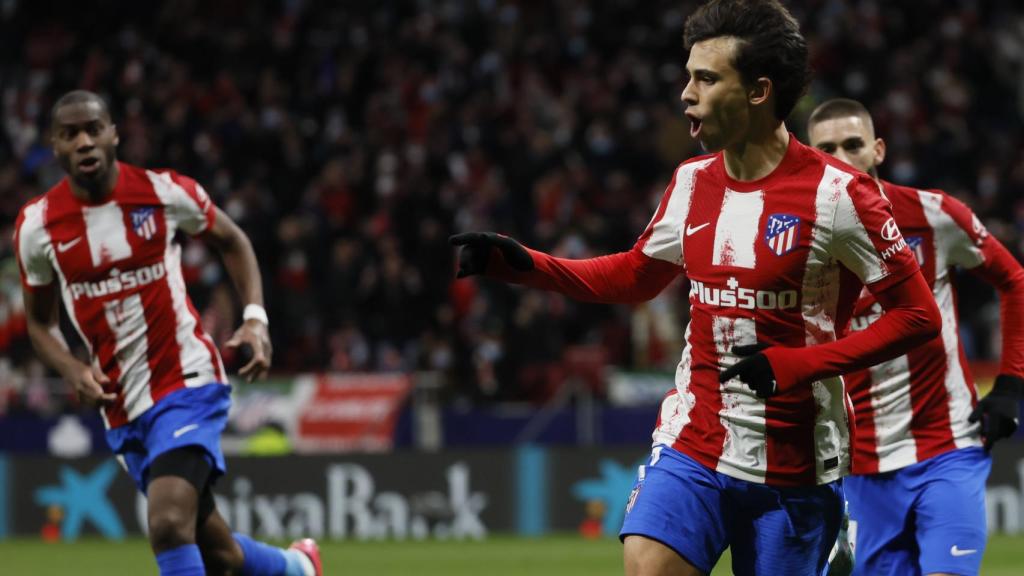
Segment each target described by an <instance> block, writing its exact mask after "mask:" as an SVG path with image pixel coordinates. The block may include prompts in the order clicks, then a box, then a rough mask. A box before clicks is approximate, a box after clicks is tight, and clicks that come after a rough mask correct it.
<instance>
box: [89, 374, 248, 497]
mask: <svg viewBox="0 0 1024 576" xmlns="http://www.w3.org/2000/svg"><path fill="white" fill-rule="evenodd" d="M230 406H231V387H230V386H226V385H223V384H220V383H213V384H207V385H205V386H199V387H196V388H182V389H180V390H175V391H174V392H171V393H170V394H168V395H167V396H164V398H163V399H161V400H160V401H159V402H157V403H156V404H155V405H154V406H153V407H152V408H150V409H149V410H147V411H146V412H144V413H143V414H142V416H139V417H138V418H136V419H135V420H132V421H131V422H129V423H127V424H125V425H124V426H119V427H117V428H112V429H110V430H107V443H108V444H110V449H111V450H113V451H114V454H116V455H117V457H118V460H119V461H120V462H121V465H122V466H124V468H125V470H127V471H128V474H129V475H130V476H131V477H132V479H133V480H135V485H136V486H138V488H139V490H140V491H142V493H143V494H145V493H146V486H147V484H149V465H150V464H152V463H153V459H154V458H156V457H157V456H159V455H160V454H163V453H164V452H167V451H170V450H173V449H175V448H181V447H182V446H199V447H201V448H202V449H203V450H204V451H206V454H207V459H208V460H209V462H210V465H211V467H212V472H211V475H210V480H211V481H213V480H214V479H216V478H218V477H219V476H222V475H223V474H224V472H225V471H226V470H227V468H226V466H225V465H224V454H223V453H222V452H221V450H220V435H221V432H223V431H224V426H225V425H227V421H228V408H229V407H230Z"/></svg>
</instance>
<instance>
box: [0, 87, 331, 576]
mask: <svg viewBox="0 0 1024 576" xmlns="http://www.w3.org/2000/svg"><path fill="white" fill-rule="evenodd" d="M51 121H52V125H51V137H52V145H53V151H54V154H55V155H56V157H57V160H58V161H59V163H60V166H61V168H63V170H64V171H65V172H66V174H67V176H66V177H65V178H64V179H63V180H61V182H59V183H58V184H57V185H56V186H54V187H53V188H51V189H50V190H49V191H47V192H46V193H45V194H43V195H42V196H40V197H38V198H36V199H34V200H32V201H31V202H29V203H28V204H26V205H25V207H24V208H22V210H21V213H20V214H19V216H18V221H17V224H16V228H15V236H14V238H15V240H14V244H15V254H16V256H17V260H18V264H19V267H20V271H21V278H22V286H23V293H24V298H25V308H26V310H27V311H28V332H29V337H30V339H31V341H32V345H33V346H34V347H35V350H36V352H37V353H38V354H39V356H40V357H41V358H42V360H43V361H44V362H46V363H47V364H48V365H49V366H51V367H52V368H53V369H55V370H56V371H58V372H59V373H60V374H61V375H62V376H63V377H64V378H65V379H66V380H67V381H68V382H69V383H71V385H72V386H73V387H74V389H75V391H76V392H77V393H78V395H79V396H80V397H81V398H82V399H83V400H84V401H86V402H89V403H92V404H96V405H98V406H99V407H100V409H101V414H102V416H103V421H104V424H105V425H106V427H107V441H108V442H109V444H110V447H111V449H112V450H113V451H114V453H115V454H116V455H117V457H118V460H120V462H121V463H122V465H124V467H125V469H126V470H127V471H128V473H129V474H130V475H131V476H132V478H133V479H134V480H135V483H136V485H137V486H138V488H139V490H141V491H142V492H143V493H145V494H146V495H147V497H148V509H147V512H148V525H149V541H150V545H151V546H152V548H153V553H154V554H155V556H156V561H157V564H158V565H159V567H160V574H161V575H164V576H168V575H193V574H196V575H199V574H206V573H213V574H223V573H225V572H231V573H234V574H249V575H271V574H275V575H276V574H280V575H288V576H313V575H314V574H315V575H317V576H319V575H320V574H321V569H320V558H319V552H318V550H317V548H316V543H315V542H313V541H312V540H310V539H305V540H302V541H299V542H296V543H294V544H293V545H292V547H291V548H289V549H288V550H282V549H280V548H275V547H271V546H268V545H266V544H262V543H259V542H255V541H253V540H252V539H250V538H248V537H246V536H243V535H241V534H232V532H231V530H230V529H229V528H228V525H227V523H226V522H225V520H224V518H223V517H222V516H221V515H220V514H219V513H218V512H217V510H216V508H215V504H214V498H213V493H212V491H211V486H212V484H213V482H214V480H215V479H216V478H218V477H219V476H221V475H222V474H223V473H224V469H225V466H224V456H223V454H222V453H221V450H220V434H221V431H222V430H223V429H224V426H225V423H226V421H227V414H228V405H229V403H230V387H229V386H228V385H227V384H226V376H225V374H224V367H223V365H222V363H221V359H220V355H219V353H218V351H217V349H216V347H215V346H214V343H213V341H212V339H211V338H210V337H209V336H208V335H207V334H206V333H205V332H203V330H202V328H201V327H200V325H199V316H198V314H197V313H196V310H195V308H194V307H193V306H192V303H191V302H190V300H189V297H188V294H187V293H186V291H185V282H184V280H183V278H182V272H181V249H180V246H179V245H178V244H176V243H175V242H174V235H175V233H176V232H177V231H178V230H181V231H183V232H185V233H187V234H192V235H196V234H202V236H203V238H204V239H205V240H207V241H208V242H209V243H210V244H211V245H212V246H214V247H215V248H216V249H217V250H219V252H220V254H221V256H222V257H223V260H224V264H225V267H226V268H227V271H228V275H230V276H231V279H232V281H233V282H234V284H235V287H236V288H237V289H238V291H239V293H240V295H241V297H242V300H243V301H244V302H245V304H246V306H245V309H244V312H243V315H242V316H243V319H244V323H243V324H242V326H241V327H240V328H239V329H238V330H237V331H236V332H235V333H234V335H233V336H232V337H231V339H230V340H229V341H228V342H227V343H226V345H227V346H229V347H238V346H241V345H243V344H244V345H247V346H250V347H251V348H252V353H253V356H252V359H251V360H250V361H249V362H248V363H247V364H246V365H245V366H243V367H242V368H241V369H240V371H239V373H240V374H241V375H242V376H244V377H246V378H248V379H249V380H252V379H253V378H255V377H260V376H262V375H264V374H265V373H266V371H267V370H268V368H269V367H270V357H271V348H270V340H269V337H268V334H267V314H266V312H265V311H264V309H263V306H262V302H263V294H262V289H261V285H260V273H259V268H258V266H257V263H256V256H255V254H254V253H253V250H252V245H251V244H250V243H249V239H248V238H247V237H246V236H245V234H244V233H243V232H242V231H241V230H240V229H239V228H238V226H236V225H235V223H234V222H232V221H231V219H230V218H229V217H228V216H227V215H226V214H224V212H222V211H221V210H220V209H218V208H216V207H215V206H214V205H213V203H212V202H211V201H210V198H209V196H207V195H206V192H205V191H204V190H203V188H202V187H201V186H200V185H199V184H198V183H196V182H195V181H194V180H192V179H191V178H188V177H186V176H183V175H181V174H177V173H175V172H173V171H153V170H146V169H143V168H138V167H135V166H130V165H128V164H125V163H122V162H118V161H117V159H116V152H115V149H116V147H117V143H118V135H117V129H116V127H115V126H114V124H113V123H112V122H111V117H110V112H109V110H108V107H107V104H106V103H105V102H104V101H103V99H102V98H100V97H99V96H97V95H96V94H94V93H92V92H86V91H82V90H76V91H73V92H69V93H67V94H65V95H64V96H62V97H61V98H60V99H59V100H58V101H57V102H56V104H54V107H53V111H52V118H51ZM54 280H57V282H54ZM58 283H59V289H58V287H57V286H56V284H58ZM58 295H59V296H60V298H61V299H62V300H63V303H64V308H65V310H66V312H67V314H68V317H69V318H70V320H71V322H72V323H73V324H74V326H75V328H76V329H77V331H78V333H79V334H80V335H81V337H82V340H83V341H84V342H85V344H86V346H87V347H88V349H89V353H90V357H91V363H90V364H85V363H83V362H81V361H80V360H78V359H77V358H75V357H74V356H73V355H71V354H70V353H69V351H68V348H67V344H66V343H65V341H64V338H63V336H62V335H61V333H60V330H59V328H58V323H57V318H58V314H59V308H58Z"/></svg>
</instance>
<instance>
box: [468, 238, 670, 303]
mask: <svg viewBox="0 0 1024 576" xmlns="http://www.w3.org/2000/svg"><path fill="white" fill-rule="evenodd" d="M527 251H529V253H530V256H531V257H533V264H534V269H533V270H531V271H529V272H519V271H517V270H513V269H512V268H510V267H509V266H508V265H507V264H506V263H505V260H504V259H503V258H502V257H501V253H500V251H497V250H495V251H494V252H493V253H494V254H495V255H497V261H496V262H494V263H492V264H491V265H490V266H489V267H488V270H487V275H488V276H492V277H494V278H498V279H500V280H504V281H506V282H512V283H515V284H522V285H524V286H530V287H531V288H541V289H543V290H552V291H555V292H561V293H562V294H565V295H567V296H570V297H572V298H575V299H577V300H583V301H586V302H604V303H609V304H613V303H632V302H643V301H646V300H650V299H651V298H654V297H655V296H657V295H658V293H660V292H661V291H662V290H664V289H665V287H666V286H668V284H669V282H671V281H672V279H674V278H675V277H676V275H678V274H679V273H680V272H681V271H682V267H681V266H677V265H675V264H671V263H669V262H665V261H664V260H659V259H656V258H651V257H650V256H648V255H646V254H644V253H643V251H642V249H641V247H640V243H637V244H636V245H634V246H633V249H632V250H630V251H628V252H619V253H616V254H610V255H608V256H598V257H597V258H586V259H583V260H570V259H567V258H556V257H554V256H551V255H550V254H545V253H543V252H538V251H536V250H530V249H529V248H527Z"/></svg>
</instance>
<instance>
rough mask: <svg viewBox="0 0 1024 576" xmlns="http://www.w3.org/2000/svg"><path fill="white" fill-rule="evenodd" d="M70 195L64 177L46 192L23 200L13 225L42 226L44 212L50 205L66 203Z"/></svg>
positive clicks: (19, 226)
mask: <svg viewBox="0 0 1024 576" xmlns="http://www.w3.org/2000/svg"><path fill="white" fill-rule="evenodd" d="M70 197H71V190H70V187H69V185H68V182H67V178H66V177H65V178H62V179H61V180H60V181H59V182H57V183H56V184H54V185H53V186H51V187H50V189H49V190H47V191H46V192H43V193H42V194H40V195H38V196H36V197H35V198H32V199H31V200H29V201H28V202H25V204H24V205H22V207H21V210H19V211H18V217H17V219H16V220H15V227H16V228H18V229H19V230H20V229H22V228H24V227H26V226H30V227H39V228H42V227H43V226H44V224H45V218H46V212H47V209H48V208H49V207H50V205H51V204H57V205H60V204H61V203H67V202H68V201H69V200H70Z"/></svg>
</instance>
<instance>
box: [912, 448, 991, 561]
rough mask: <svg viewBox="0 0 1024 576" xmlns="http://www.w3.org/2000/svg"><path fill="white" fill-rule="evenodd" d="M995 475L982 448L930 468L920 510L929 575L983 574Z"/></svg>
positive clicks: (944, 457) (958, 452) (919, 532)
mask: <svg viewBox="0 0 1024 576" xmlns="http://www.w3.org/2000/svg"><path fill="white" fill-rule="evenodd" d="M990 469H991V459H990V458H989V457H988V456H987V455H986V454H984V452H983V451H982V450H981V449H980V448H968V449H963V450H955V451H953V452H949V453H946V454H943V455H941V456H937V457H935V458H934V459H933V461H931V462H929V466H928V467H927V473H926V478H925V479H924V482H923V483H922V484H921V487H920V495H919V497H918V500H917V506H916V509H915V510H916V513H917V542H918V547H919V548H920V550H921V559H920V563H921V571H922V573H923V574H942V573H950V574H962V575H971V574H978V572H979V570H980V569H981V558H982V555H983V554H984V552H985V542H986V538H987V522H986V517H985V481H986V480H987V479H988V474H989V471H990Z"/></svg>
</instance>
